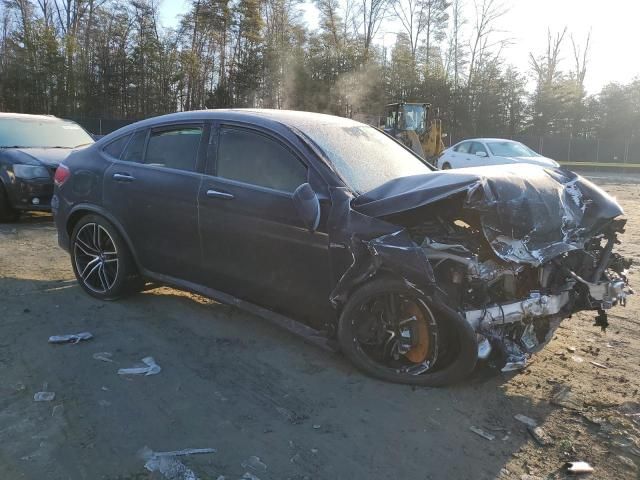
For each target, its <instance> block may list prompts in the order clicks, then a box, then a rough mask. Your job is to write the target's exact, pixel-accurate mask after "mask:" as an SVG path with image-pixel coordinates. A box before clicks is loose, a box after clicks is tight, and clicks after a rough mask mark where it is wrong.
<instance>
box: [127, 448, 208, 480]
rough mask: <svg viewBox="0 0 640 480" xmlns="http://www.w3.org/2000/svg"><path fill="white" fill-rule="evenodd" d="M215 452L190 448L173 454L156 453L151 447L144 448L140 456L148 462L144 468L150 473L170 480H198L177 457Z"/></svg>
mask: <svg viewBox="0 0 640 480" xmlns="http://www.w3.org/2000/svg"><path fill="white" fill-rule="evenodd" d="M215 452H216V450H215V449H214V448H188V449H185V450H177V451H173V452H154V451H153V450H151V449H150V448H149V447H144V448H143V449H142V450H141V452H140V456H141V457H142V459H143V460H146V462H145V464H144V468H146V469H147V470H149V471H150V472H160V473H161V474H162V475H164V477H165V478H167V479H168V480H198V477H197V476H196V474H195V473H194V472H193V471H192V470H191V469H190V468H188V467H187V466H185V465H184V463H182V462H181V461H180V460H178V459H177V458H176V457H179V456H184V455H194V454H201V453H215Z"/></svg>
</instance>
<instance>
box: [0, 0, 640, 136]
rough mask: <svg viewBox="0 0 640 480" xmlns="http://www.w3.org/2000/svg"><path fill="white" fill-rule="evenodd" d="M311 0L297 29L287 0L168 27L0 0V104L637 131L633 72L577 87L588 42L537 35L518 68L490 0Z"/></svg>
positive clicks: (291, 0)
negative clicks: (279, 111)
mask: <svg viewBox="0 0 640 480" xmlns="http://www.w3.org/2000/svg"><path fill="white" fill-rule="evenodd" d="M313 1H314V3H315V6H316V7H317V11H318V12H319V18H318V23H319V27H318V28H317V29H313V30H311V29H309V28H308V27H307V26H306V25H305V22H304V19H303V15H302V10H301V7H302V2H301V0H191V2H190V4H189V7H188V11H187V12H186V13H185V14H184V15H183V16H182V17H181V18H180V19H179V22H178V26H177V27H176V28H171V29H165V28H162V27H161V25H160V21H159V8H160V4H159V1H158V0H3V1H2V3H0V21H1V22H2V23H1V25H0V110H2V111H17V112H26V113H50V114H55V115H58V116H63V117H64V116H67V117H70V116H71V117H80V116H85V117H99V118H118V119H138V118H144V117H148V116H152V115H157V114H162V113H168V112H174V111H179V110H192V109H202V108H221V107H260V108H289V109H298V110H311V111H320V112H327V113H333V114H337V115H354V116H355V117H356V118H357V117H358V116H369V118H371V116H375V115H380V114H382V112H383V109H384V105H385V104H387V103H392V102H396V101H401V100H402V101H418V102H429V103H431V104H432V105H433V106H434V107H437V109H438V110H439V112H440V116H441V117H442V118H443V120H444V123H445V125H446V130H447V131H449V132H451V133H452V134H453V135H454V137H456V138H460V137H463V136H480V135H491V136H513V135H518V134H522V133H527V134H534V135H566V136H569V135H570V136H573V137H593V136H599V137H606V138H609V139H614V138H616V139H617V138H620V139H629V138H635V139H638V137H640V79H636V80H634V81H632V82H630V83H628V84H624V85H622V84H616V83H612V84H609V85H606V86H604V87H603V88H602V91H600V92H598V93H597V94H594V95H587V92H586V90H585V78H586V77H587V75H588V73H589V71H588V70H589V46H590V39H589V37H586V38H581V39H578V38H575V37H573V36H572V35H571V33H570V32H568V31H567V30H566V29H565V30H564V31H561V32H551V31H549V32H548V35H547V38H546V42H543V43H541V45H540V49H539V50H538V51H535V52H531V55H530V59H529V60H530V68H529V69H528V70H527V71H520V70H518V69H516V68H515V67H513V66H512V65H509V63H508V62H507V61H506V60H505V55H504V51H505V49H506V48H507V47H508V45H509V42H510V40H509V38H508V37H507V36H505V34H504V32H501V31H499V29H498V25H499V22H500V19H501V18H502V17H503V16H504V15H505V14H506V9H505V6H504V4H503V3H501V2H500V0H313ZM528 28H543V27H537V26H529V27H528ZM542 33H544V31H543V32H542ZM385 40H387V42H386V43H385ZM532 85H533V86H532Z"/></svg>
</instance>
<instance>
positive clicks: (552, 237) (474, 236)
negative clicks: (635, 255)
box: [358, 166, 632, 371]
mask: <svg viewBox="0 0 640 480" xmlns="http://www.w3.org/2000/svg"><path fill="white" fill-rule="evenodd" d="M434 175H439V176H440V177H439V178H437V179H434V178H430V179H426V178H425V179H423V180H422V182H423V185H420V180H418V179H412V180H411V179H409V180H405V181H404V183H405V184H404V185H387V186H386V189H387V191H386V192H374V194H373V195H369V196H368V197H365V198H364V199H362V198H360V199H359V201H360V208H358V211H360V212H365V213H367V214H371V215H374V216H376V217H377V218H380V219H383V220H385V221H386V222H390V223H393V224H396V225H401V226H402V227H404V228H405V231H406V233H407V234H408V236H409V237H410V239H411V244H413V246H418V247H420V251H421V252H422V253H423V254H424V258H426V260H427V261H428V264H429V266H430V269H431V272H430V277H431V279H430V280H431V283H432V285H433V287H434V288H435V289H437V290H438V292H439V293H440V294H441V295H440V298H443V299H445V300H444V301H445V302H446V303H447V305H448V306H449V307H451V308H452V309H455V310H456V311H458V312H460V314H461V315H462V316H463V317H464V318H465V320H466V322H468V324H469V325H470V326H471V327H472V328H473V330H474V331H475V332H476V335H477V343H478V358H481V359H487V358H489V357H491V358H492V359H494V360H495V361H496V363H498V364H499V365H500V368H501V369H502V370H503V371H508V370H515V369H519V368H522V367H524V366H525V365H526V362H527V359H528V358H529V356H530V355H531V354H532V353H533V352H535V351H536V350H538V349H539V348H540V347H541V346H542V345H544V344H545V343H546V342H547V341H549V340H550V339H551V338H552V335H553V332H554V330H555V328H556V327H557V326H558V324H559V323H560V321H561V320H562V319H565V318H568V317H570V316H571V315H572V314H574V313H576V312H579V311H586V310H589V311H593V312H594V314H595V324H596V325H598V326H600V327H602V328H606V326H607V325H608V322H607V310H609V309H611V308H613V307H615V306H618V305H621V306H624V305H625V303H626V297H627V295H629V294H630V293H632V291H631V289H630V287H629V286H628V280H627V269H628V268H629V266H630V263H631V262H630V261H629V260H627V259H625V258H623V257H622V256H620V255H619V254H617V253H615V251H614V249H615V245H616V244H617V243H619V235H620V234H621V233H623V232H624V226H625V222H626V220H624V219H623V218H621V216H622V214H623V212H622V209H621V208H620V206H619V205H618V204H617V203H616V202H615V200H614V199H613V198H611V197H610V196H608V195H607V194H606V193H605V192H603V191H602V190H601V189H600V188H598V187H597V186H595V185H594V184H592V183H591V182H589V181H588V180H586V179H584V178H582V177H580V176H578V175H576V174H574V173H572V172H568V171H564V170H559V169H557V170H545V169H542V168H538V167H523V166H519V167H518V168H517V169H513V168H512V169H509V168H504V167H503V168H491V169H487V168H483V169H464V171H460V173H449V172H441V173H437V174H434ZM407 182H414V183H413V184H410V185H407ZM389 194H391V195H389ZM390 196H391V197H392V198H393V200H392V201H389V200H388V198H389V197H390ZM403 204H404V205H403ZM409 205H410V207H409V208H407V206H409ZM380 241H381V240H380V238H379V239H376V240H375V241H373V242H371V241H370V242H369V244H370V245H374V246H375V244H376V243H377V244H379V243H380ZM377 248H378V250H379V245H378V247H377ZM407 248H410V247H407ZM412 281H413V282H415V279H412Z"/></svg>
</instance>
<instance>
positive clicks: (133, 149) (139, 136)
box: [121, 130, 147, 163]
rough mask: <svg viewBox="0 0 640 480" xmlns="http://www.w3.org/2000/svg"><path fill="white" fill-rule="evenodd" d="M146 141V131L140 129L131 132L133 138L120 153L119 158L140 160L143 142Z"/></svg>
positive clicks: (127, 160) (128, 160)
mask: <svg viewBox="0 0 640 480" xmlns="http://www.w3.org/2000/svg"><path fill="white" fill-rule="evenodd" d="M146 141H147V131H146V130H140V131H139V132H136V133H134V134H133V138H131V141H130V142H129V144H128V145H127V148H126V149H125V151H124V152H123V154H122V157H121V159H122V160H124V161H126V162H138V163H140V162H142V157H143V156H144V144H145V142H146Z"/></svg>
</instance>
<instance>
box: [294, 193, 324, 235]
mask: <svg viewBox="0 0 640 480" xmlns="http://www.w3.org/2000/svg"><path fill="white" fill-rule="evenodd" d="M293 204H294V205H295V206H296V210H297V211H298V215H299V216H300V219H301V220H302V222H303V223H304V225H305V227H307V228H308V229H309V231H310V232H315V231H316V230H317V228H318V224H319V223H320V201H319V200H318V196H317V195H316V192H314V191H313V188H311V185H309V184H308V183H303V184H302V185H300V186H299V187H298V188H296V190H295V192H293Z"/></svg>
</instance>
